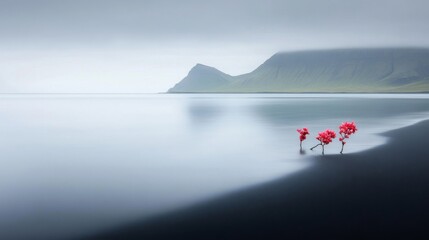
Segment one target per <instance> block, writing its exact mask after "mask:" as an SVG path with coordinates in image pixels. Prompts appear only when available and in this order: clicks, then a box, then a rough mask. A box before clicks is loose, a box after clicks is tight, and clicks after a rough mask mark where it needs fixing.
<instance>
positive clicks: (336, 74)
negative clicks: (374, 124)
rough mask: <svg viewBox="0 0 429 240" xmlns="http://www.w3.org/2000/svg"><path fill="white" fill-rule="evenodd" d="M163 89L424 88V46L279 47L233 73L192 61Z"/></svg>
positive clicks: (427, 86) (427, 60)
mask: <svg viewBox="0 0 429 240" xmlns="http://www.w3.org/2000/svg"><path fill="white" fill-rule="evenodd" d="M168 92H170V93H185V92H193V93H198V92H219V93H222V92H240V93H245V92H429V49H426V48H373V49H338V50H317V51H298V52H281V53H277V54H275V55H274V56H272V57H271V58H270V59H268V60H267V61H265V62H264V63H263V64H262V65H261V66H259V67H258V68H257V69H255V70H254V71H252V72H250V73H247V74H243V75H239V76H230V75H228V74H225V73H222V72H221V71H219V70H217V69H215V68H212V67H208V66H204V65H201V64H197V65H196V66H195V67H194V68H192V69H191V71H190V72H189V74H188V76H186V77H185V78H184V79H183V80H182V81H180V82H179V83H178V84H176V85H175V86H174V87H173V88H171V89H169V90H168Z"/></svg>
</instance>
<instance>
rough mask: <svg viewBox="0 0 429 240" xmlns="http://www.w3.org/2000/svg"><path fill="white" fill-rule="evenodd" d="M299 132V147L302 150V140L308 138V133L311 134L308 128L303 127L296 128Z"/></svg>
mask: <svg viewBox="0 0 429 240" xmlns="http://www.w3.org/2000/svg"><path fill="white" fill-rule="evenodd" d="M296 131H297V132H298V133H299V147H300V149H301V151H302V141H304V140H305V139H306V138H307V136H306V135H307V134H310V132H309V131H308V129H307V128H301V129H297V130H296Z"/></svg>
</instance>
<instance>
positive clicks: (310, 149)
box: [310, 143, 323, 150]
mask: <svg viewBox="0 0 429 240" xmlns="http://www.w3.org/2000/svg"><path fill="white" fill-rule="evenodd" d="M319 145H322V143H319V144H317V145H316V146H314V147H312V148H310V150H313V149H315V148H316V147H317V146H319ZM322 147H323V145H322Z"/></svg>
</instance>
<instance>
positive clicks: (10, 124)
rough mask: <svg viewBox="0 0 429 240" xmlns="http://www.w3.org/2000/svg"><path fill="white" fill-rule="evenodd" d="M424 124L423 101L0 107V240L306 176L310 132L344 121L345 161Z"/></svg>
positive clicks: (215, 97) (83, 226)
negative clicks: (347, 130) (353, 128)
mask: <svg viewBox="0 0 429 240" xmlns="http://www.w3.org/2000/svg"><path fill="white" fill-rule="evenodd" d="M428 113H429V96H428V95H425V94H420V95H414V94H413V95H406V94H399V95H390V94H370V95H359V94H348V95H341V94H337V95H329V94H319V95H318V94H290V95H288V94H238V95H234V94H231V95H221V94H212V95H204V94H191V95H186V94H183V95H150V94H149V95H144V94H140V95H139V94H134V95H133V94H110V95H109V94H100V95H85V94H80V95H79V94H77V95H73V94H72V95H67V94H66V95H61V94H51V95H43V94H33V95H32V94H30V95H13V94H9V95H1V96H0V132H1V135H0V163H1V166H2V168H1V174H0V195H1V196H2V199H1V201H0V238H1V239H10V240H13V239H28V238H29V237H31V238H32V239H35V238H36V237H40V238H42V239H64V237H66V236H68V237H70V236H78V235H81V234H85V233H88V232H91V231H95V230H100V229H103V228H105V227H109V226H114V225H116V224H120V223H124V222H127V221H132V220H134V219H142V218H143V219H144V218H146V217H148V216H151V215H153V214H156V213H160V212H165V211H168V210H171V209H175V208H177V207H182V206H187V205H189V204H193V203H197V202H199V201H202V200H205V199H210V198H212V197H215V196H221V195H223V194H226V193H228V192H231V191H234V190H238V189H242V188H245V187H248V186H252V185H255V184H259V183H263V182H266V181H270V180H274V179H276V178H279V177H283V176H287V175H288V174H291V173H297V172H299V170H301V169H304V168H306V167H311V165H312V161H313V160H312V158H311V156H314V155H320V152H321V151H320V149H315V150H314V151H310V150H309V148H310V147H311V146H312V145H315V144H316V143H317V142H316V140H315V139H314V138H315V136H316V135H317V132H318V131H322V130H325V129H326V128H332V129H334V130H337V128H338V125H339V124H340V123H341V122H343V121H352V120H353V121H355V122H356V123H357V125H358V128H359V131H358V132H357V134H356V135H353V136H352V137H351V138H350V139H349V141H348V143H347V145H346V147H345V151H344V152H345V153H346V154H347V153H351V152H356V151H361V150H364V149H368V148H371V147H375V146H377V145H379V144H382V143H384V142H385V140H386V139H385V138H383V137H381V136H378V135H376V134H377V133H380V132H383V131H387V130H389V129H393V128H398V127H401V126H405V125H409V124H412V123H414V122H416V121H419V120H421V119H426V118H428V116H429V115H428ZM301 127H308V128H309V129H310V135H309V137H308V139H307V140H306V141H305V142H304V143H303V146H304V152H303V153H300V152H299V141H298V133H297V132H296V129H297V128H301ZM339 150H340V143H339V141H338V140H337V139H335V141H334V142H333V143H332V144H330V145H328V146H327V147H326V154H337V153H338V152H339ZM24 228H25V229H26V230H25V231H22V229H24Z"/></svg>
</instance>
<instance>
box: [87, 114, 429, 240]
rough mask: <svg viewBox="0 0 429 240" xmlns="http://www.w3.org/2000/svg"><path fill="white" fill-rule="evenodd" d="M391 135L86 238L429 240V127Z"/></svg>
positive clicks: (417, 126)
mask: <svg viewBox="0 0 429 240" xmlns="http://www.w3.org/2000/svg"><path fill="white" fill-rule="evenodd" d="M384 135H385V136H387V137H389V139H390V140H389V142H388V143H387V144H385V145H382V146H380V147H377V148H374V149H371V150H368V151H365V152H361V153H355V154H344V155H330V156H320V157H317V158H316V159H314V161H315V164H314V166H312V167H310V168H308V169H306V170H303V171H300V172H298V173H296V174H294V175H291V176H288V177H285V178H283V179H279V180H276V181H274V182H270V183H266V184H262V185H259V186H255V187H252V188H248V189H246V190H242V191H239V192H236V193H233V194H229V195H227V196H223V197H220V198H218V199H214V200H211V201H208V202H205V203H201V204H198V205H195V206H192V207H188V208H185V209H181V210H178V211H175V212H172V213H168V214H164V215H160V216H157V217H155V218H152V219H149V220H144V221H141V222H138V221H137V222H135V223H133V224H130V225H127V226H121V227H118V228H116V229H110V230H107V231H105V232H102V233H99V234H95V235H93V236H90V237H87V238H84V239H88V240H93V239H94V240H95V239H100V240H113V239H118V240H119V239H150V240H152V239H186V240H190V239H288V238H289V239H388V238H391V237H396V238H398V237H402V238H404V239H417V238H422V237H423V238H425V237H426V239H427V238H429V141H428V138H429V121H424V122H420V123H418V124H415V125H413V126H409V127H406V128H402V129H398V130H394V131H391V132H388V133H385V134H384ZM328 147H329V146H328ZM307 151H308V150H307ZM345 152H347V146H346V148H345Z"/></svg>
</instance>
